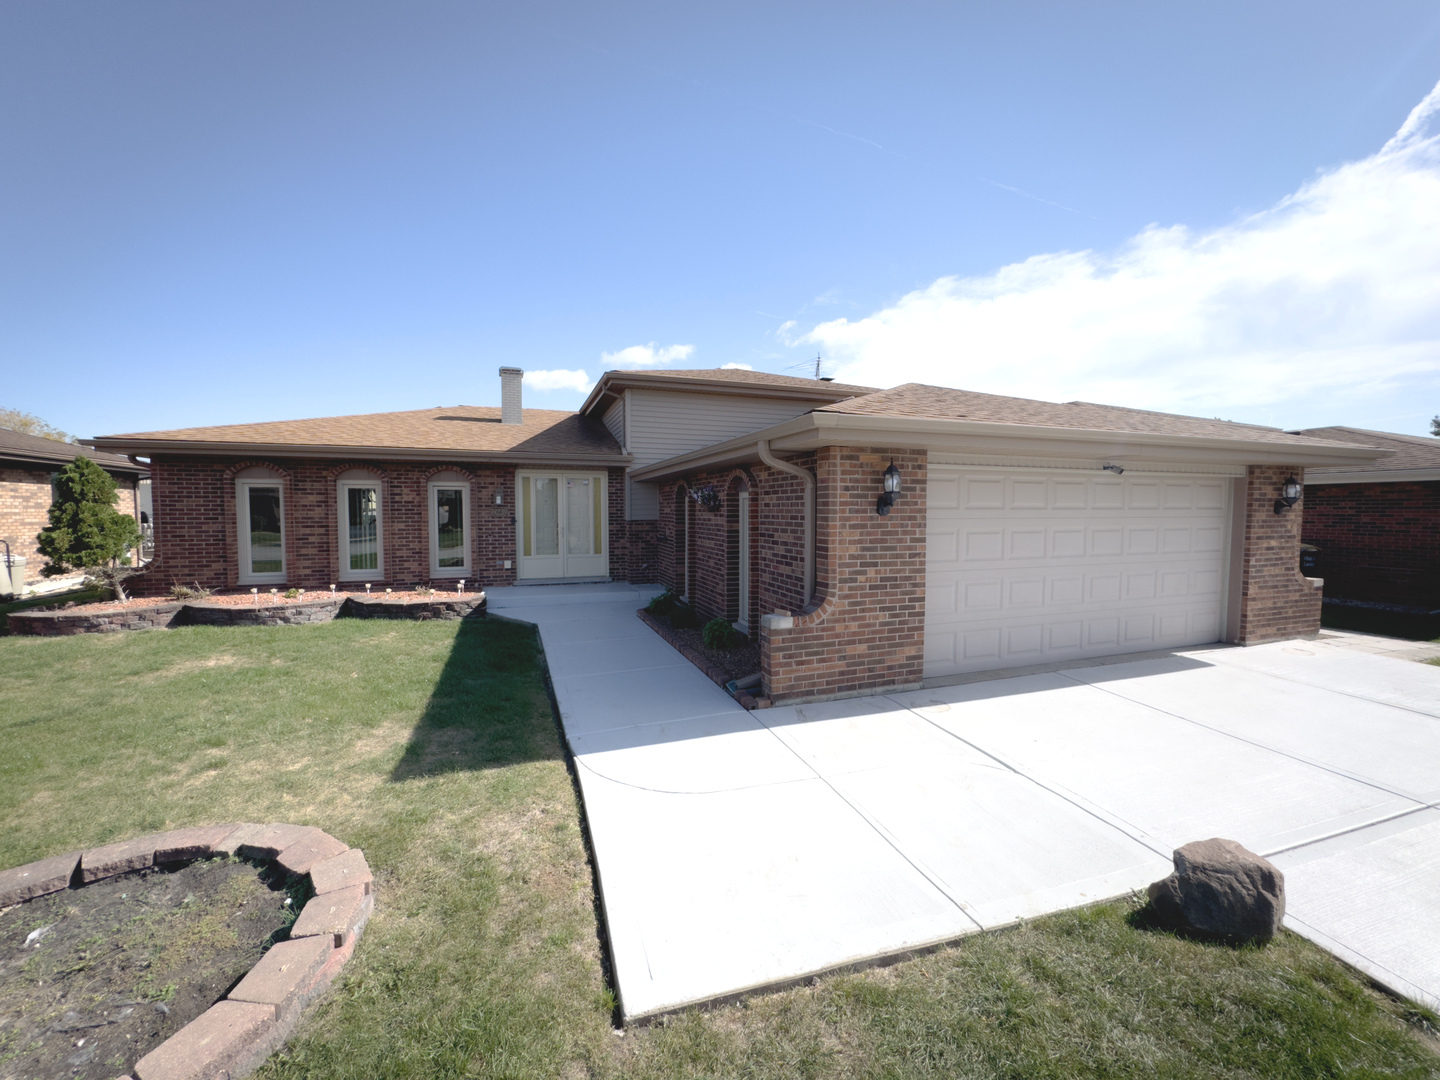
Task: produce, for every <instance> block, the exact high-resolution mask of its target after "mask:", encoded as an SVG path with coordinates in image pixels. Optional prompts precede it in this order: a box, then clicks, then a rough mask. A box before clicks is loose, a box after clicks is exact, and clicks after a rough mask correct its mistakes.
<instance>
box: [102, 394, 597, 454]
mask: <svg viewBox="0 0 1440 1080" xmlns="http://www.w3.org/2000/svg"><path fill="white" fill-rule="evenodd" d="M524 417H525V422H524V423H522V424H502V423H501V422H500V410H499V409H498V408H493V407H489V406H481V405H455V406H452V407H449V408H435V409H413V410H410V411H407V412H389V413H365V414H361V415H359V416H326V417H320V418H317V419H313V420H272V421H268V422H266V423H259V424H223V425H219V426H217V427H197V428H179V429H176V430H172V431H142V432H135V433H131V434H126V435H105V436H102V437H101V439H100V440H97V441H103V440H110V439H113V440H116V441H121V440H123V441H129V442H143V443H145V444H147V445H150V446H153V447H155V448H156V450H158V451H160V452H163V451H164V449H165V448H166V445H167V444H173V445H174V447H175V449H176V450H177V451H178V450H183V449H184V448H185V445H186V444H190V443H206V444H211V445H214V444H225V443H233V444H235V447H236V450H237V451H239V450H243V449H244V448H245V447H246V446H255V445H264V446H293V447H295V448H297V449H300V448H303V447H340V448H354V449H355V450H357V451H361V450H372V449H374V450H385V449H404V450H434V451H436V452H437V453H444V452H447V451H454V452H459V453H482V454H543V455H554V456H567V455H574V456H575V457H577V458H583V457H586V456H589V455H592V454H613V455H619V454H621V453H622V451H621V449H620V445H619V444H618V443H617V442H616V441H615V439H614V437H613V436H611V434H610V433H609V432H608V431H606V430H605V428H604V426H603V425H601V424H599V423H598V422H593V421H589V420H586V419H584V418H582V417H581V416H580V415H579V414H577V413H573V412H564V411H562V410H559V409H526V410H525V412H524Z"/></svg>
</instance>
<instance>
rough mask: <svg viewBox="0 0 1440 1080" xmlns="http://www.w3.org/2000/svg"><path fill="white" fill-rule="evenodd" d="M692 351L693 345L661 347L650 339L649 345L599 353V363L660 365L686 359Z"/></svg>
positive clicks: (631, 366) (614, 366)
mask: <svg viewBox="0 0 1440 1080" xmlns="http://www.w3.org/2000/svg"><path fill="white" fill-rule="evenodd" d="M694 351H695V346H694V345H666V346H665V347H664V348H663V349H662V348H660V347H659V346H657V345H656V344H655V342H653V341H652V342H650V344H649V345H631V346H630V347H629V348H628V349H621V350H620V351H619V352H607V353H601V354H600V363H601V365H602V366H603V367H605V368H607V369H608V368H650V367H660V366H662V365H664V364H673V363H674V362H675V361H676V360H688V359H689V358H690V354H691V353H693V352H694Z"/></svg>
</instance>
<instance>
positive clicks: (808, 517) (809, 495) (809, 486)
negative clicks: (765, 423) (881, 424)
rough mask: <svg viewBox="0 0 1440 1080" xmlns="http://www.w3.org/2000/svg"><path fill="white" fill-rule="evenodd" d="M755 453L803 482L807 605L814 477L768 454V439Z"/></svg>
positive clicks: (810, 588) (812, 580) (812, 558)
mask: <svg viewBox="0 0 1440 1080" xmlns="http://www.w3.org/2000/svg"><path fill="white" fill-rule="evenodd" d="M755 451H756V453H757V454H759V455H760V460H761V461H763V462H764V463H765V464H766V465H769V466H770V467H771V468H772V469H779V470H780V471H781V472H787V473H789V474H790V475H791V476H798V477H799V478H800V479H801V480H803V481H805V603H806V604H807V605H808V604H809V603H810V601H811V600H813V599H814V598H815V477H813V476H811V475H810V473H809V472H808V471H807V470H805V469H802V468H800V466H799V465H791V464H790V463H789V462H788V461H781V460H780V459H779V458H777V457H776V456H775V455H774V454H772V453H770V441H769V440H768V439H761V440H760V442H759V443H757V444H756V447H755Z"/></svg>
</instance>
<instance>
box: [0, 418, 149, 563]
mask: <svg viewBox="0 0 1440 1080" xmlns="http://www.w3.org/2000/svg"><path fill="white" fill-rule="evenodd" d="M80 456H84V457H88V458H90V459H92V460H93V461H94V462H95V463H96V464H97V465H99V466H100V467H101V468H103V469H104V470H105V471H106V472H108V473H109V474H110V475H111V476H113V477H114V478H115V482H116V484H117V485H118V488H119V490H118V491H117V493H116V500H115V506H116V509H118V510H119V511H120V512H121V513H124V514H129V515H130V516H131V517H133V518H135V519H136V520H137V521H138V520H139V517H140V495H139V490H140V482H141V480H143V479H144V478H145V477H146V476H148V475H149V474H148V471H147V470H146V469H145V467H144V466H143V465H137V464H135V462H133V461H131V460H130V459H129V458H127V457H121V456H118V455H115V454H100V453H95V452H94V451H91V450H87V449H86V448H84V447H82V446H74V445H72V444H71V443H64V442H59V441H58V440H55V439H42V438H40V437H39V436H36V435H25V434H22V433H21V432H18V431H10V430H8V429H5V428H0V540H3V541H4V542H5V543H4V544H0V559H4V557H5V546H6V545H8V546H9V550H10V554H11V556H12V557H14V558H16V559H24V560H25V567H24V575H25V580H26V581H28V582H35V581H37V580H38V579H39V577H40V570H41V568H42V567H43V566H44V565H45V558H44V556H42V555H41V554H40V550H39V548H38V547H37V546H36V543H35V537H36V534H38V533H39V532H40V530H41V529H43V528H45V526H47V525H49V524H50V503H51V501H52V499H53V496H54V490H53V486H52V485H53V483H54V478H55V474H56V473H58V472H59V471H60V470H61V469H63V468H64V467H65V466H66V465H69V464H70V463H71V462H72V461H74V460H75V459H76V458H77V457H80ZM0 569H3V567H0ZM18 569H19V568H18V567H17V571H18ZM18 576H19V575H18V573H17V577H18ZM6 580H7V579H6V577H5V576H4V575H0V592H6V591H7V588H6V585H5V582H6Z"/></svg>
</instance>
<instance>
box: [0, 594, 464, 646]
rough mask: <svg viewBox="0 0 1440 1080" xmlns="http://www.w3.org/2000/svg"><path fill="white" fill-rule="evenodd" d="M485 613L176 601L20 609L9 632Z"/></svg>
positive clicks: (449, 605)
mask: <svg viewBox="0 0 1440 1080" xmlns="http://www.w3.org/2000/svg"><path fill="white" fill-rule="evenodd" d="M484 613H485V594H484V593H468V594H467V595H465V596H454V595H449V596H442V595H441V594H439V593H437V594H436V595H435V596H434V597H431V598H430V599H428V600H382V599H378V598H371V599H369V600H366V599H364V598H363V597H357V596H345V595H340V596H326V597H325V598H324V599H323V600H302V601H299V602H297V603H290V604H264V603H262V604H257V605H253V606H252V605H244V604H241V605H235V604H214V603H208V604H207V603H206V602H205V601H203V600H188V601H183V602H182V601H175V602H174V603H169V604H153V605H150V606H148V607H131V608H122V607H116V608H110V609H107V610H100V611H83V612H82V611H77V610H75V609H73V608H59V609H58V610H55V611H16V612H12V613H11V615H10V617H9V624H10V633H12V634H24V635H32V636H37V637H70V636H71V635H73V634H109V633H116V632H118V631H121V630H168V629H170V628H171V627H175V626H301V625H306V624H309V623H325V622H330V621H331V620H332V619H336V618H353V619H421V620H425V619H468V618H478V617H479V616H481V615H483V614H484Z"/></svg>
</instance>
